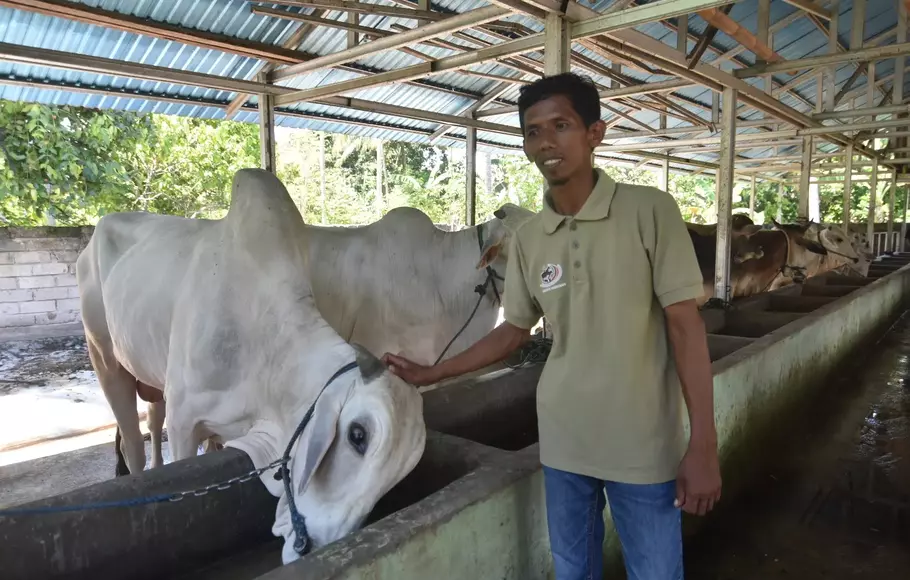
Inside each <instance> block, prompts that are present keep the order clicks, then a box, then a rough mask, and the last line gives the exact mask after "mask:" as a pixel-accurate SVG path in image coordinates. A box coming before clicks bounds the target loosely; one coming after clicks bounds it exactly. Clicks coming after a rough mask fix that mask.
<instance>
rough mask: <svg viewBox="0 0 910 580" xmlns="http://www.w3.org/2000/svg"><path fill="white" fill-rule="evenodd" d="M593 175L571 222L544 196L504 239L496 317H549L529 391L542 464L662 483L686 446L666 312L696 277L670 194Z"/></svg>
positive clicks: (696, 283) (691, 293) (524, 323)
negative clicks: (544, 348) (544, 353)
mask: <svg viewBox="0 0 910 580" xmlns="http://www.w3.org/2000/svg"><path fill="white" fill-rule="evenodd" d="M596 171H597V183H596V185H595V187H594V190H593V192H592V193H591V196H590V197H589V198H588V200H587V201H586V202H585V204H584V206H583V207H582V208H581V210H580V211H579V212H578V213H577V214H576V215H575V216H574V217H573V216H564V215H560V214H558V213H556V211H555V210H554V209H553V207H552V205H551V203H552V201H551V198H550V196H549V193H547V194H546V195H545V196H544V204H543V209H542V210H541V212H539V213H538V214H536V215H535V216H534V217H532V218H530V219H529V220H528V221H527V222H525V223H524V224H522V225H521V227H520V228H519V229H518V231H517V232H516V233H515V235H514V236H513V239H512V241H511V248H510V251H509V261H508V266H507V270H506V282H505V288H506V291H505V294H504V302H503V307H504V317H505V320H506V321H508V322H509V323H511V324H513V325H515V326H518V327H521V328H531V327H532V326H534V325H535V324H536V323H537V321H538V320H539V319H540V317H541V316H546V317H547V320H548V321H549V323H550V324H551V326H552V328H553V347H552V350H551V351H550V356H549V358H548V360H547V362H546V365H545V366H544V369H543V373H542V374H541V377H540V383H539V385H538V389H537V414H538V424H539V430H540V459H541V462H542V463H543V464H544V465H547V466H549V467H553V468H556V469H561V470H564V471H571V472H575V473H581V474H584V475H589V476H592V477H597V478H600V479H604V480H610V481H619V482H625V483H659V482H665V481H669V480H671V479H674V478H675V477H676V471H677V468H678V466H679V462H680V461H681V459H682V456H683V454H684V452H685V447H686V442H685V432H684V428H683V425H684V423H683V418H684V415H683V414H684V412H685V406H684V400H683V398H682V390H681V387H680V382H679V377H678V375H677V373H676V366H675V363H674V358H673V351H672V345H671V344H670V342H669V339H668V336H667V328H666V321H665V317H664V311H663V307H666V306H669V305H671V304H673V303H676V302H680V301H683V300H687V299H691V298H697V297H699V296H701V295H702V276H701V270H700V269H699V267H698V261H697V259H696V257H695V250H694V249H693V247H692V243H691V241H690V239H689V234H688V232H687V231H686V226H685V223H684V222H683V219H682V216H681V215H680V212H679V208H678V207H677V205H676V201H675V200H674V199H673V197H671V196H670V195H669V194H668V193H666V192H664V191H661V190H659V189H656V188H653V187H641V186H635V185H626V184H617V183H616V182H615V181H613V180H612V179H611V178H610V177H609V176H608V175H607V174H606V173H604V172H603V171H602V170H600V169H597V170H596Z"/></svg>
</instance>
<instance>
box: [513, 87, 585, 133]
mask: <svg viewBox="0 0 910 580" xmlns="http://www.w3.org/2000/svg"><path fill="white" fill-rule="evenodd" d="M556 95H563V96H565V97H566V98H568V99H569V101H570V102H571V103H572V108H573V109H575V112H576V113H578V116H579V117H581V120H582V121H584V124H585V127H590V126H591V125H593V124H594V123H596V122H597V121H598V120H600V95H599V94H598V92H597V86H596V85H595V84H594V81H592V80H591V79H590V78H589V77H586V76H581V75H577V74H575V73H571V72H567V73H561V74H558V75H553V76H550V77H543V78H541V79H539V80H536V81H534V82H533V83H531V84H529V85H525V86H523V87H521V91H520V93H519V96H518V123H519V124H520V125H521V130H522V132H524V128H525V111H527V110H528V109H529V108H531V107H532V106H533V105H535V104H537V103H539V102H540V101H543V100H544V99H549V98H550V97H554V96H556Z"/></svg>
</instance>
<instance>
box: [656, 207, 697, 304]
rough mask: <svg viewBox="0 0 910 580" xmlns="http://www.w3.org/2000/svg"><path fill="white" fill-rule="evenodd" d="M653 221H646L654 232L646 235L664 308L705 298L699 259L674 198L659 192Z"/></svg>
mask: <svg viewBox="0 0 910 580" xmlns="http://www.w3.org/2000/svg"><path fill="white" fill-rule="evenodd" d="M650 218H651V219H650V220H647V219H646V220H643V221H644V222H645V223H647V224H648V229H650V230H651V231H649V232H646V233H645V232H643V233H645V235H644V236H643V238H644V240H645V243H646V245H648V246H649V247H648V253H649V254H650V256H651V275H652V280H653V285H654V293H655V294H656V295H657V299H658V301H659V302H660V305H661V306H662V307H663V308H666V307H667V306H670V305H671V304H675V303H677V302H682V301H684V300H691V299H693V298H699V297H701V296H703V295H704V287H703V280H702V275H701V269H700V268H699V266H698V258H696V256H695V248H693V247H692V240H691V238H690V237H689V232H688V230H687V228H686V223H685V222H684V221H683V219H682V214H681V213H680V211H679V206H678V205H677V204H676V200H675V199H673V196H671V195H670V194H669V193H666V192H663V191H660V192H658V193H657V194H656V195H655V198H654V204H653V205H652V207H651V216H650ZM648 222H650V223H648Z"/></svg>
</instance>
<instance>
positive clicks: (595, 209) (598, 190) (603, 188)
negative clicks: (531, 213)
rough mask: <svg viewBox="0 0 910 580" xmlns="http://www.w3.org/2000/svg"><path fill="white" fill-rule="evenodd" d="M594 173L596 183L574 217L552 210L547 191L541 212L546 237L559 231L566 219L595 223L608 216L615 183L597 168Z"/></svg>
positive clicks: (551, 202)
mask: <svg viewBox="0 0 910 580" xmlns="http://www.w3.org/2000/svg"><path fill="white" fill-rule="evenodd" d="M594 171H595V172H596V173H597V183H595V184H594V189H593V190H592V191H591V195H590V196H589V197H588V199H587V201H585V203H584V205H583V206H581V209H580V210H578V213H577V214H575V216H566V215H562V214H560V213H557V212H556V210H555V209H553V199H552V198H551V197H550V191H549V189H548V190H547V191H546V192H545V193H544V196H543V209H542V210H541V214H542V216H543V229H544V232H546V233H547V234H548V235H549V234H552V233H553V232H555V231H556V230H557V229H559V226H560V224H562V222H564V221H565V220H566V219H567V218H573V219H575V220H582V221H596V220H602V219H606V218H607V217H609V216H610V204H611V203H612V202H613V195H614V194H615V193H616V182H615V181H613V179H612V178H611V177H610V176H609V175H607V174H606V173H604V171H603V170H602V169H600V168H599V167H598V168H595V170H594Z"/></svg>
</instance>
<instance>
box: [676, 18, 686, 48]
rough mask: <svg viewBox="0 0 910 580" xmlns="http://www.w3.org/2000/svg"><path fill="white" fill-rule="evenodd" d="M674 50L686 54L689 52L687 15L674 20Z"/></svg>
mask: <svg viewBox="0 0 910 580" xmlns="http://www.w3.org/2000/svg"><path fill="white" fill-rule="evenodd" d="M676 50H678V51H679V52H681V53H683V54H686V53H688V52H689V15H688V14H683V15H682V16H678V17H677V18H676Z"/></svg>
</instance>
